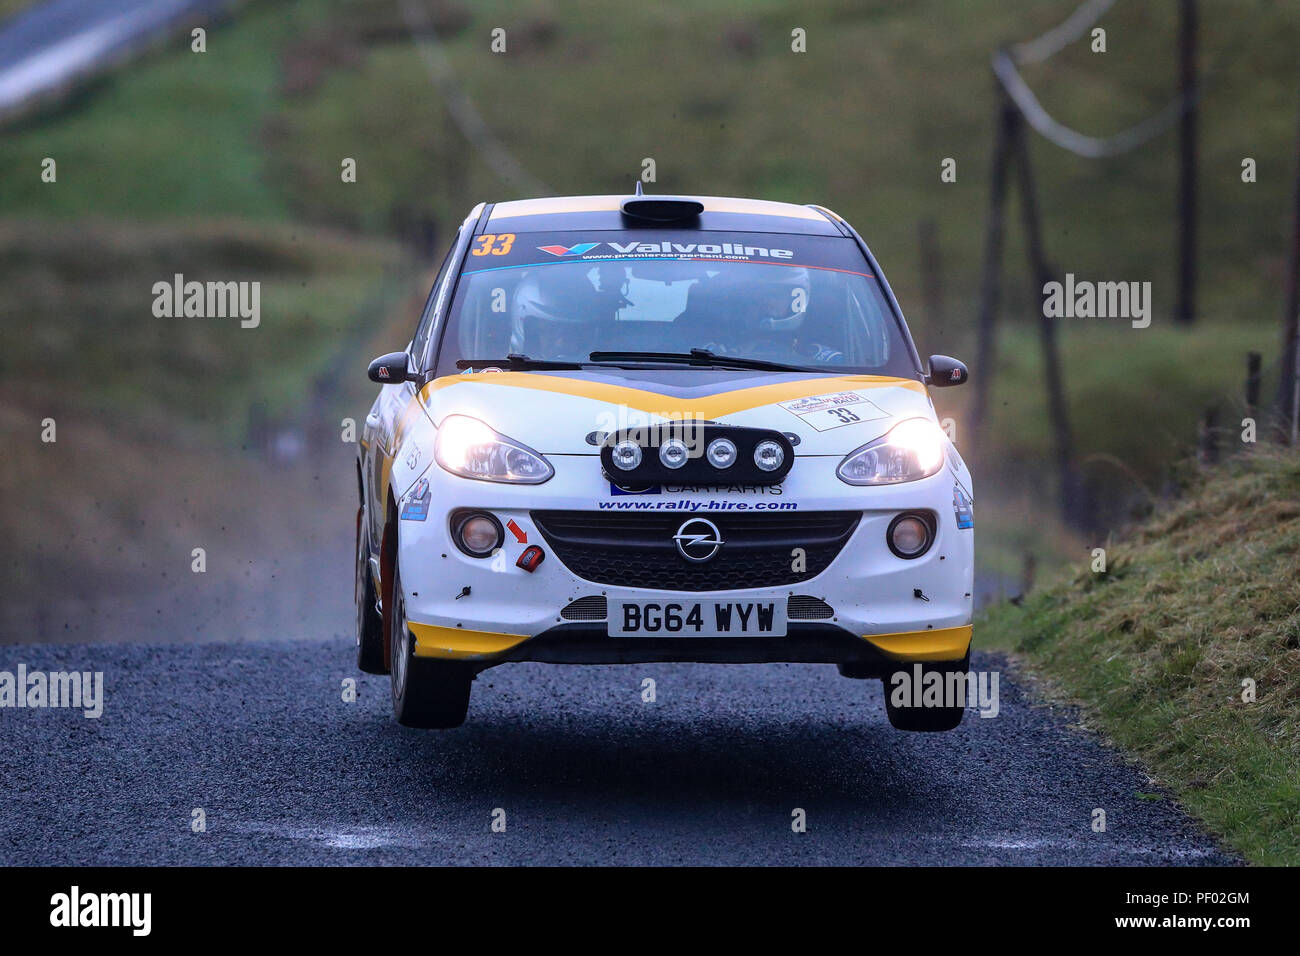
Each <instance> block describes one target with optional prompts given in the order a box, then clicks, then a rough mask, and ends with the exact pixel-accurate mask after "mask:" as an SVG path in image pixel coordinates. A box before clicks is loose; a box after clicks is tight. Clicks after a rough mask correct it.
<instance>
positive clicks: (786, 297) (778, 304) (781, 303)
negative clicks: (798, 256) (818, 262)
mask: <svg viewBox="0 0 1300 956" xmlns="http://www.w3.org/2000/svg"><path fill="white" fill-rule="evenodd" d="M762 275H763V281H762V282H758V283H754V284H753V285H752V286H751V287H750V290H751V295H752V299H751V301H752V302H753V303H754V306H755V309H756V313H757V314H756V318H755V320H754V321H755V326H754V327H755V329H756V330H757V331H760V332H794V331H797V330H798V329H799V327H800V326H802V325H803V318H804V313H805V311H806V310H807V308H808V295H809V292H810V286H809V279H808V270H807V269H806V268H804V267H803V266H766V267H764V269H763V272H762Z"/></svg>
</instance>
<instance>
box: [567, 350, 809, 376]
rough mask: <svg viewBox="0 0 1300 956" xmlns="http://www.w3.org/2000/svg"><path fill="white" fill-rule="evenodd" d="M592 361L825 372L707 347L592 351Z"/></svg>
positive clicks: (770, 370) (590, 356)
mask: <svg viewBox="0 0 1300 956" xmlns="http://www.w3.org/2000/svg"><path fill="white" fill-rule="evenodd" d="M588 358H590V359H591V360H592V361H593V362H674V363H680V364H682V365H715V366H720V367H723V368H754V369H763V370H764V371H769V372H825V371H827V370H826V369H823V368H809V367H807V366H804V365H786V364H785V363H783V362H768V361H766V360H764V359H751V358H742V357H740V356H739V355H718V354H717V353H716V352H710V351H709V350H708V349H691V350H690V351H689V352H592V353H591V355H589V356H588Z"/></svg>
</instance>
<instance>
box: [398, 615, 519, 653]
mask: <svg viewBox="0 0 1300 956" xmlns="http://www.w3.org/2000/svg"><path fill="white" fill-rule="evenodd" d="M406 626H407V627H409V628H410V629H411V633H412V634H414V635H415V656H416V657H438V658H442V659H443V660H461V659H463V658H472V657H486V656H490V655H492V654H501V653H503V652H505V651H508V650H510V648H512V647H514V646H515V645H516V644H522V643H523V642H524V641H526V640H528V635H527V634H495V633H493V632H492V631H467V630H465V629H464V628H463V627H439V626H437V625H436V624H416V623H415V622H414V621H408V622H407V624H406Z"/></svg>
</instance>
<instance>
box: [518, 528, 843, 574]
mask: <svg viewBox="0 0 1300 956" xmlns="http://www.w3.org/2000/svg"><path fill="white" fill-rule="evenodd" d="M691 517H707V518H708V520H710V521H712V522H713V523H714V524H715V525H717V526H718V531H719V533H720V535H721V537H722V540H723V542H724V544H723V545H722V547H721V548H719V549H718V553H717V554H716V555H715V556H714V557H713V559H712V560H710V561H705V562H702V563H694V562H690V561H687V560H686V559H685V558H683V557H682V556H681V554H679V553H678V551H677V546H676V544H675V543H674V542H673V535H674V534H676V533H677V530H678V529H679V528H680V527H681V526H682V525H683V524H684V523H685V522H686V521H687V520H689V518H691ZM860 517H861V512H857V511H806V512H800V513H798V514H791V513H788V512H787V513H783V514H775V513H764V514H754V513H749V514H737V513H725V514H712V513H710V514H708V515H707V516H704V515H700V514H699V513H698V512H697V513H696V515H686V514H680V515H679V514H670V513H662V512H655V513H653V514H635V513H611V512H608V511H534V512H532V519H533V523H534V524H536V525H537V528H538V529H539V530H540V531H541V532H542V536H543V537H544V538H545V539H546V541H547V543H548V544H549V545H550V546H551V550H552V551H553V552H554V554H555V556H556V557H557V558H558V559H559V560H560V562H561V563H563V564H564V565H565V567H567V568H568V569H569V570H570V571H572V572H573V573H574V574H576V575H577V576H578V577H580V578H585V579H586V580H588V581H592V582H595V583H596V584H609V585H614V586H616V587H629V588H648V589H651V590H660V591H730V590H736V589H740V588H762V587H782V586H785V585H791V584H798V583H800V582H801V581H807V580H808V579H810V578H812V577H815V576H816V575H818V574H820V573H821V572H822V571H824V570H826V568H827V567H828V566H829V565H830V563H831V562H832V561H833V560H835V556H836V555H838V554H839V553H840V549H842V548H843V547H844V544H845V542H847V541H848V540H849V537H850V536H851V535H852V534H853V531H854V529H855V528H857V526H858V520H859V518H860ZM795 548H802V549H803V551H804V555H803V559H802V562H803V563H802V564H798V565H797V562H796V556H795V554H794V549H795ZM796 566H800V567H802V568H803V570H800V571H796V570H794V568H795V567H796Z"/></svg>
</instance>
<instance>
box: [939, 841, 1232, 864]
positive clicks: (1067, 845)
mask: <svg viewBox="0 0 1300 956" xmlns="http://www.w3.org/2000/svg"><path fill="white" fill-rule="evenodd" d="M960 845H961V847H962V848H963V849H967V850H1026V851H1030V852H1033V851H1036V850H1089V851H1091V850H1096V849H1097V848H1098V844H1097V843H1090V842H1088V841H1087V840H1082V839H1080V840H1069V839H1066V840H1062V839H1057V838H1053V839H1037V838H1024V837H1020V838H1015V837H993V838H989V839H987V840H965V841H963V842H962V843H961V844H960ZM1102 845H1103V846H1104V848H1105V849H1106V850H1107V851H1108V852H1110V853H1115V852H1120V853H1133V854H1136V855H1148V854H1153V853H1155V854H1160V855H1161V856H1172V857H1178V858H1183V859H1198V858H1201V857H1207V856H1213V855H1215V851H1214V850H1210V849H1202V848H1195V849H1183V848H1173V847H1167V846H1141V845H1133V844H1125V843H1106V844H1102Z"/></svg>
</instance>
